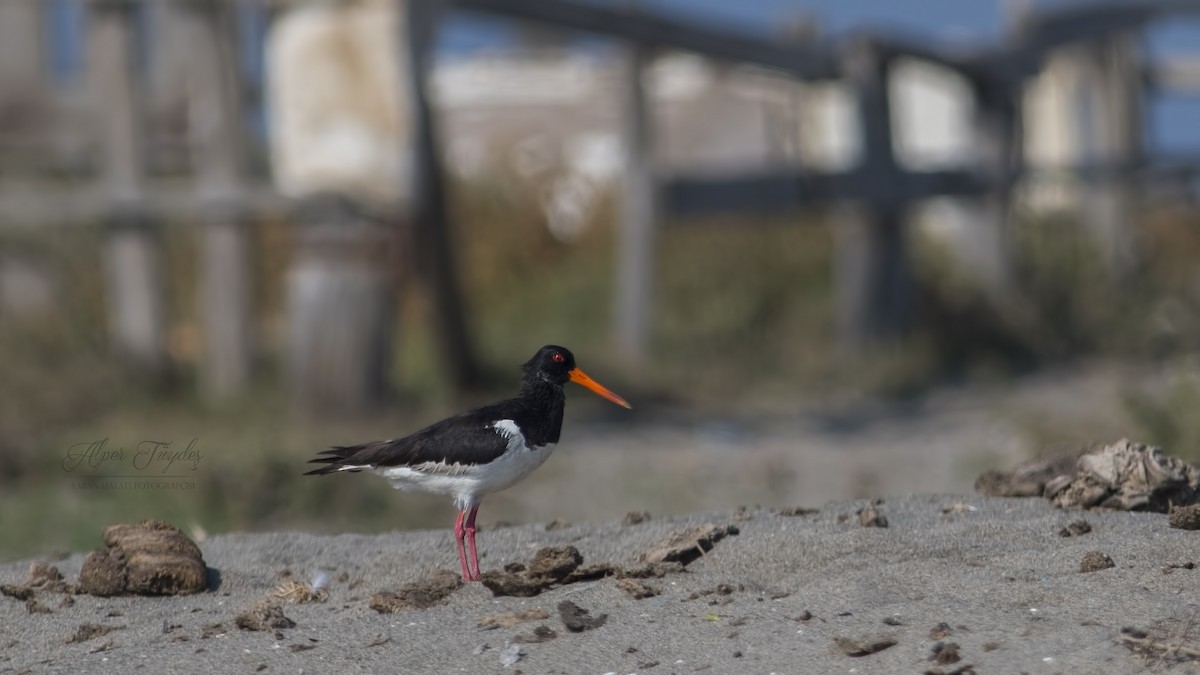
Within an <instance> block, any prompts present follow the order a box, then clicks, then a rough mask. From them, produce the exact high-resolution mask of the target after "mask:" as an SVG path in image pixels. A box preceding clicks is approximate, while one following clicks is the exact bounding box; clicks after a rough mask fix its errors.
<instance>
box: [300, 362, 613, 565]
mask: <svg viewBox="0 0 1200 675" xmlns="http://www.w3.org/2000/svg"><path fill="white" fill-rule="evenodd" d="M568 381H570V382H577V383H579V384H582V385H583V386H585V387H587V388H588V389H591V390H592V391H594V392H596V393H597V394H599V395H601V396H603V397H604V398H606V399H608V400H610V401H612V402H613V403H616V404H617V405H620V406H624V407H626V408H628V407H630V406H629V404H628V403H626V402H625V399H623V398H621V397H620V396H617V395H616V394H614V393H612V392H611V391H609V390H608V389H606V388H604V387H603V386H601V385H600V384H599V383H598V382H596V381H595V380H593V379H592V378H590V377H588V376H587V375H585V374H584V373H583V371H582V370H580V369H579V368H577V367H576V366H575V357H574V356H573V355H572V354H571V352H569V351H567V350H566V349H564V348H562V347H556V346H554V345H547V346H545V347H542V348H541V349H539V350H538V352H537V354H534V355H533V358H532V359H529V361H528V362H526V364H525V365H524V367H523V368H522V377H521V392H520V393H519V394H517V397H516V398H511V399H508V400H507V401H501V402H500V403H495V404H493V405H489V406H484V407H482V408H476V409H474V410H469V411H467V412H465V413H461V414H459V415H455V416H454V417H449V418H447V419H444V420H442V421H441V422H437V423H435V424H432V425H430V426H428V427H425V428H424V429H421V430H420V431H418V432H416V433H415V434H412V435H411V436H405V437H404V438H397V439H393V440H390V441H376V442H373V443H365V444H363V445H353V446H348V447H344V448H341V447H339V448H330V449H328V450H325V451H323V452H321V453H319V454H321V455H323V456H322V457H318V458H317V459H314V460H311V462H310V463H319V464H328V466H323V467H321V468H319V469H316V470H314V471H309V472H308V473H306V474H305V475H307V476H319V475H323V474H327V473H336V472H338V471H371V472H373V473H376V474H378V475H380V476H383V477H384V478H386V479H388V480H389V481H391V482H392V487H394V488H396V489H398V490H424V491H426V492H433V493H437V494H445V495H450V496H451V497H454V504H455V505H456V506H457V507H458V519H457V520H455V521H454V538H455V542H456V543H457V544H458V560H459V562H460V563H462V574H463V579H465V580H466V581H477V580H478V579H479V555H478V554H477V553H476V551H475V514H476V513H477V512H478V511H479V503H480V501H481V500H482V499H483V497H484V495H488V494H491V493H493V492H498V491H500V490H503V489H505V488H508V487H511V486H513V485H514V484H516V483H517V482H518V481H520V480H521V479H522V478H524V477H525V476H528V475H529V474H530V473H531V472H532V471H533V470H534V469H536V468H538V467H539V466H541V464H542V462H544V461H546V458H547V457H549V456H550V453H551V452H552V451H553V450H554V445H555V444H556V443H558V436H559V432H561V431H562V421H563V406H564V404H565V402H566V396H565V395H564V394H563V385H565V384H566V383H567V382H568ZM467 551H470V554H471V556H470V560H469V563H468V558H467Z"/></svg>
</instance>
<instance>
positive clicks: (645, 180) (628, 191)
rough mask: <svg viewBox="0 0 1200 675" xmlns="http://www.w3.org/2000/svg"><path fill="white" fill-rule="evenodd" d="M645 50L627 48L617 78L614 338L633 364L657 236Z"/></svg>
mask: <svg viewBox="0 0 1200 675" xmlns="http://www.w3.org/2000/svg"><path fill="white" fill-rule="evenodd" d="M647 61H648V50H647V49H646V48H645V47H642V46H640V45H632V46H630V47H629V50H628V54H627V55H626V58H625V63H624V65H625V68H624V72H623V74H622V80H624V83H625V85H626V87H625V91H624V93H625V96H624V99H623V101H622V103H623V110H622V116H621V117H622V132H623V133H622V141H623V145H624V151H625V169H624V172H623V175H622V179H621V183H622V185H621V209H620V216H619V217H620V223H619V227H618V230H617V251H616V253H617V265H616V269H617V278H616V303H617V304H616V322H615V338H616V344H617V348H618V349H619V351H620V353H621V355H622V357H623V358H624V359H625V360H626V361H627V362H629V363H631V364H637V363H638V362H640V361H642V360H644V359H645V357H646V351H647V343H648V340H649V334H650V316H651V315H652V312H653V309H652V308H653V296H654V243H655V238H656V236H657V229H658V228H657V225H658V223H657V218H658V177H657V176H656V175H655V172H654V134H653V120H652V119H651V114H650V103H649V101H648V100H647V98H646V89H645V82H644V79H643V73H644V71H645V66H646V64H647Z"/></svg>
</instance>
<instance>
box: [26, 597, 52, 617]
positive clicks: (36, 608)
mask: <svg viewBox="0 0 1200 675" xmlns="http://www.w3.org/2000/svg"><path fill="white" fill-rule="evenodd" d="M25 611H27V612H29V613H30V614H49V613H50V608H49V607H47V606H45V605H43V604H42V603H41V602H39V601H38V600H37V599H36V598H30V599H28V600H26V601H25Z"/></svg>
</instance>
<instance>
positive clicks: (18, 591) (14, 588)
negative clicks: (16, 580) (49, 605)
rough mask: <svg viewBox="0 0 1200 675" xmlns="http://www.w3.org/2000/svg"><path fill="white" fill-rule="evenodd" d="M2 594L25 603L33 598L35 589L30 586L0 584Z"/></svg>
mask: <svg viewBox="0 0 1200 675" xmlns="http://www.w3.org/2000/svg"><path fill="white" fill-rule="evenodd" d="M0 594H3V595H7V596H8V597H10V598H13V599H14V600H20V601H21V602H25V601H26V600H28V599H30V598H32V597H33V589H32V588H30V587H28V586H20V585H18V584H0Z"/></svg>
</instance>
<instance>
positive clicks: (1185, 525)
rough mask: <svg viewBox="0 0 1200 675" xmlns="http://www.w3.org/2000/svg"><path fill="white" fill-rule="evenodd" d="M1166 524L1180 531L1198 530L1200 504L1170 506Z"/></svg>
mask: <svg viewBox="0 0 1200 675" xmlns="http://www.w3.org/2000/svg"><path fill="white" fill-rule="evenodd" d="M1167 524H1168V525H1170V526H1171V527H1176V528H1179V529H1181V530H1200V504H1192V505H1191V506H1172V507H1171V510H1170V511H1168V512H1167Z"/></svg>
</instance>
